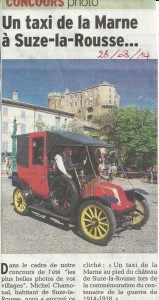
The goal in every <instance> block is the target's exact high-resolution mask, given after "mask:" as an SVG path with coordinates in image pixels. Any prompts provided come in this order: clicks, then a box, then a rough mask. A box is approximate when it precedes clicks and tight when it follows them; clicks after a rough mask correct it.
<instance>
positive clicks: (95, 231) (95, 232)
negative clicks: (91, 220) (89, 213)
mask: <svg viewBox="0 0 159 300" xmlns="http://www.w3.org/2000/svg"><path fill="white" fill-rule="evenodd" d="M94 236H95V237H97V228H96V227H95V228H94Z"/></svg>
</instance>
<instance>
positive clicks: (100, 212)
mask: <svg viewBox="0 0 159 300" xmlns="http://www.w3.org/2000/svg"><path fill="white" fill-rule="evenodd" d="M101 214H102V211H101V210H100V211H99V214H98V219H99V218H100V216H101Z"/></svg>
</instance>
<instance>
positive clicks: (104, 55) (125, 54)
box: [97, 49, 150, 59]
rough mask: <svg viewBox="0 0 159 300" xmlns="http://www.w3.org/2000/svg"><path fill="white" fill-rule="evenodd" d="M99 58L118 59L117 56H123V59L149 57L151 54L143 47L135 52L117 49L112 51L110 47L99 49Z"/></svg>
mask: <svg viewBox="0 0 159 300" xmlns="http://www.w3.org/2000/svg"><path fill="white" fill-rule="evenodd" d="M97 58H102V59H113V58H114V59H116V58H122V59H149V58H150V54H149V52H144V51H142V49H139V50H138V51H136V52H135V53H133V54H132V53H130V52H129V50H121V49H119V50H117V51H116V52H115V53H113V54H112V53H111V54H110V51H109V50H108V49H106V50H104V51H103V50H99V53H98V56H97Z"/></svg>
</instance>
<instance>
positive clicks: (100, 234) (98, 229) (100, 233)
mask: <svg viewBox="0 0 159 300" xmlns="http://www.w3.org/2000/svg"><path fill="white" fill-rule="evenodd" d="M97 231H98V232H99V236H100V237H102V236H103V234H102V232H101V230H100V228H99V226H98V227H97Z"/></svg>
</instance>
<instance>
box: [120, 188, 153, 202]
mask: <svg viewBox="0 0 159 300" xmlns="http://www.w3.org/2000/svg"><path fill="white" fill-rule="evenodd" d="M125 194H126V196H127V198H128V200H129V201H131V202H134V201H135V199H138V200H144V199H145V197H144V196H143V195H142V194H140V193H139V192H138V191H136V190H135V189H132V190H128V191H125ZM145 194H146V195H147V194H148V193H145Z"/></svg>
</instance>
